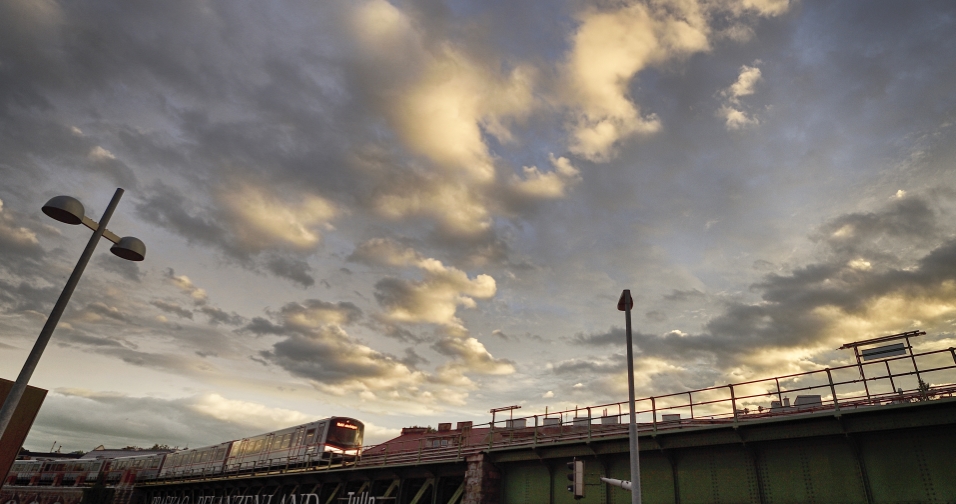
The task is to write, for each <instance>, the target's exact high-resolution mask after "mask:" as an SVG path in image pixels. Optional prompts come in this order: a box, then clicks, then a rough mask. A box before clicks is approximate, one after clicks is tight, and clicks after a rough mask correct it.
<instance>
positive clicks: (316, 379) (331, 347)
mask: <svg viewBox="0 0 956 504" xmlns="http://www.w3.org/2000/svg"><path fill="white" fill-rule="evenodd" d="M270 316H271V317H273V318H274V319H276V320H277V323H273V322H272V321H270V320H267V319H264V318H261V317H256V318H254V319H252V321H251V322H250V323H249V324H247V325H246V326H245V327H244V328H243V331H248V332H252V333H254V334H257V335H265V334H273V335H278V336H283V337H284V339H282V340H281V341H278V342H276V343H275V344H273V346H272V349H271V350H264V351H261V352H259V355H258V357H261V359H263V360H265V361H267V362H269V363H272V364H275V365H277V366H279V367H281V368H282V369H285V370H286V371H288V372H289V373H291V374H292V375H294V376H298V377H301V378H306V379H309V380H311V381H312V382H313V385H314V386H315V387H316V388H318V389H320V390H323V391H326V392H329V393H332V394H336V395H342V394H345V393H349V392H361V391H383V390H389V391H401V390H406V389H407V388H408V387H414V386H415V384H417V383H420V382H421V381H422V380H423V378H424V375H422V374H421V373H420V372H418V371H415V370H414V369H413V367H412V366H413V365H414V364H415V363H418V362H421V361H420V357H419V356H418V355H417V354H416V353H415V352H414V350H411V349H409V350H411V353H409V352H406V357H405V359H399V358H397V357H394V356H392V355H389V354H386V353H383V352H379V351H376V350H373V349H372V348H370V347H368V346H366V345H365V344H363V343H361V342H359V341H357V340H355V339H354V338H352V337H351V336H350V335H349V334H348V333H346V332H345V330H344V329H343V326H348V325H351V324H354V323H356V322H358V321H359V320H360V319H361V318H362V310H361V309H359V308H358V307H357V306H355V305H354V304H352V303H349V302H338V303H331V302H327V301H322V300H319V299H309V300H306V301H304V302H302V303H289V304H286V305H284V306H283V307H282V308H280V309H279V310H278V311H277V312H274V313H270ZM413 390H414V389H413Z"/></svg>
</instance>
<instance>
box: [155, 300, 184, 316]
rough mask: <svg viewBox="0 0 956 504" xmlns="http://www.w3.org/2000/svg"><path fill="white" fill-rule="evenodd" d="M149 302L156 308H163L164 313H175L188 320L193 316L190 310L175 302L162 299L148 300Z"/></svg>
mask: <svg viewBox="0 0 956 504" xmlns="http://www.w3.org/2000/svg"><path fill="white" fill-rule="evenodd" d="M149 304H151V305H153V306H155V307H156V308H159V309H160V310H163V311H164V312H166V313H172V314H173V315H176V316H177V317H179V318H185V319H190V320H192V318H193V312H192V310H188V309H186V308H183V307H182V306H179V305H178V304H176V303H170V302H167V301H162V300H155V301H150V303H149Z"/></svg>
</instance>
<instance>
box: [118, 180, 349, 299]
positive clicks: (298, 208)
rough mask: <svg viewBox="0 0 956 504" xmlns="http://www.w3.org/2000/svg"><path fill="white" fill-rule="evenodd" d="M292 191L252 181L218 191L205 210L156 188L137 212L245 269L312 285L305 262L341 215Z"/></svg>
mask: <svg viewBox="0 0 956 504" xmlns="http://www.w3.org/2000/svg"><path fill="white" fill-rule="evenodd" d="M290 193H291V194H283V195H282V196H281V197H280V196H279V195H278V193H276V192H275V191H273V190H266V189H263V188H262V187H259V186H257V185H254V184H252V183H251V182H233V183H231V184H223V185H222V186H220V187H218V188H216V189H214V196H215V203H216V204H215V206H212V207H203V206H200V205H196V204H193V203H191V202H189V201H187V200H186V198H185V197H184V196H183V193H181V192H179V191H176V190H174V189H173V188H171V187H168V186H162V185H158V186H154V187H152V188H151V189H150V190H149V192H148V193H147V195H146V197H145V201H144V202H143V203H141V204H139V205H137V212H138V214H139V215H140V217H142V218H143V219H145V220H146V221H148V222H151V223H153V224H155V225H158V226H161V227H164V228H167V229H169V230H171V231H173V232H176V233H177V234H180V235H182V236H183V237H185V238H186V239H187V240H189V241H190V242H194V243H201V244H204V245H209V246H213V247H216V248H218V249H220V250H221V251H222V252H223V253H225V254H226V256H228V257H230V258H231V259H233V260H235V261H237V262H238V263H239V264H240V265H242V266H244V267H247V268H250V269H259V268H261V269H264V270H265V271H268V272H270V273H272V274H274V275H276V276H278V277H282V278H286V279H288V280H291V281H293V282H295V283H297V284H299V285H301V286H303V287H311V286H312V285H314V284H315V278H314V277H313V276H312V275H311V271H312V268H311V266H310V265H309V264H308V262H306V258H307V257H308V256H309V255H311V254H312V253H313V252H314V251H315V249H316V248H317V247H318V246H319V244H320V243H321V238H322V232H323V231H326V230H330V229H333V228H332V226H331V223H330V222H331V220H332V219H333V218H334V217H335V216H337V215H338V214H339V211H338V210H337V209H336V207H335V206H334V205H333V204H332V203H331V202H329V201H328V200H326V199H325V198H322V197H320V196H317V195H314V194H309V193H307V192H304V191H290Z"/></svg>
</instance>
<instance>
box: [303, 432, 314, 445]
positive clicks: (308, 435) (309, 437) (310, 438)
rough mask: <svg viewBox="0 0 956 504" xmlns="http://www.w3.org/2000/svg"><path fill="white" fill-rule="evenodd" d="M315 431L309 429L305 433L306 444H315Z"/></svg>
mask: <svg viewBox="0 0 956 504" xmlns="http://www.w3.org/2000/svg"><path fill="white" fill-rule="evenodd" d="M314 438H315V429H309V430H308V431H306V433H305V444H312V443H314V442H315V439H314Z"/></svg>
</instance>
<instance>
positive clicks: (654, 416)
mask: <svg viewBox="0 0 956 504" xmlns="http://www.w3.org/2000/svg"><path fill="white" fill-rule="evenodd" d="M651 425H652V426H653V430H654V432H657V402H656V401H655V400H654V396H651Z"/></svg>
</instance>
